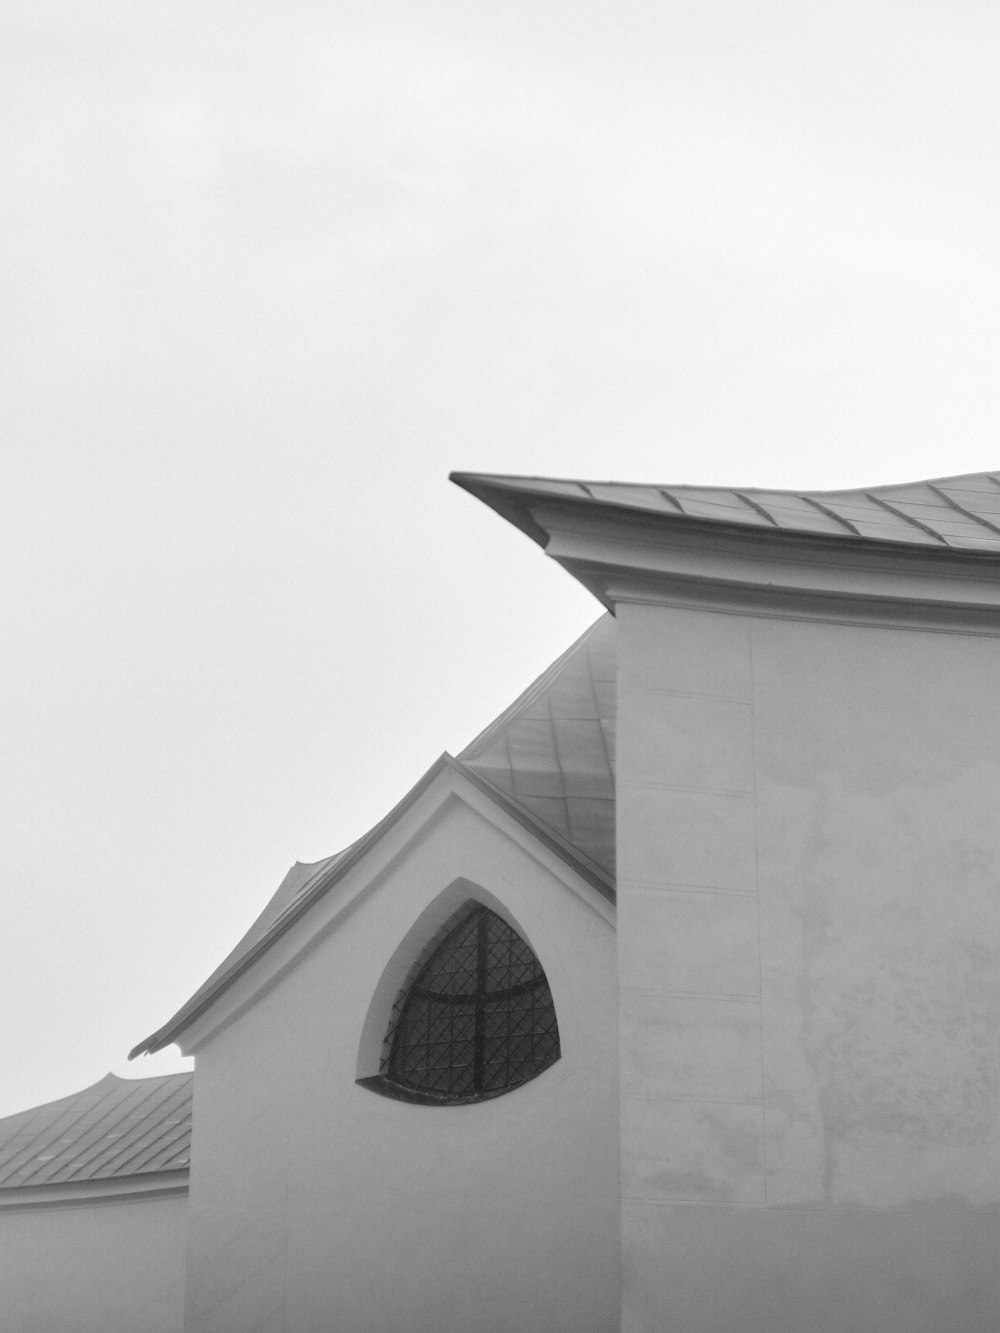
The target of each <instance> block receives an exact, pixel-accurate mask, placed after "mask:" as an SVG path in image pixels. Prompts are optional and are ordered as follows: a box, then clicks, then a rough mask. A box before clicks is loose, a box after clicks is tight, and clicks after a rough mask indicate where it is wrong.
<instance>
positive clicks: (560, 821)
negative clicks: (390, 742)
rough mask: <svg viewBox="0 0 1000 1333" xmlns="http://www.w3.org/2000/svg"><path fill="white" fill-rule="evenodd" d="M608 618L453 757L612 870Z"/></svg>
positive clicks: (612, 686)
mask: <svg viewBox="0 0 1000 1333" xmlns="http://www.w3.org/2000/svg"><path fill="white" fill-rule="evenodd" d="M615 677H616V663H615V622H614V620H613V618H612V617H611V616H610V615H606V616H602V617H601V619H600V620H598V621H597V622H596V624H594V625H592V626H591V627H590V629H589V630H587V632H586V633H585V634H583V635H582V636H581V637H580V638H579V639H578V640H577V641H576V643H574V644H573V645H572V647H570V648H569V649H568V650H567V651H566V652H565V653H563V655H562V656H561V657H560V658H558V659H557V661H555V662H553V664H552V666H550V667H549V668H548V670H547V671H545V672H544V673H543V674H542V675H541V676H539V678H538V679H537V680H536V681H535V682H534V684H532V685H530V686H529V687H528V689H527V690H525V692H524V693H523V694H522V695H520V697H519V698H518V699H516V700H515V701H514V703H513V704H511V706H510V707H509V708H508V709H507V710H506V711H505V712H503V713H501V715H500V716H499V717H498V718H497V719H496V721H495V722H493V723H491V724H490V726H488V727H487V728H486V730H485V731H483V732H481V733H480V735H479V736H477V737H476V739H475V740H474V741H472V743H471V744H470V745H468V746H466V748H465V749H464V750H462V752H461V753H460V754H459V756H458V758H459V761H460V762H461V763H463V764H465V766H466V767H467V768H471V769H472V771H473V772H474V773H478V774H479V775H480V776H481V777H484V778H486V780H487V781H488V782H490V783H492V784H493V786H495V787H498V788H499V789H500V790H501V791H502V792H504V793H505V794H506V795H508V796H510V797H512V798H513V800H514V801H516V802H517V803H518V804H519V805H521V806H524V807H525V809H527V810H529V811H530V812H531V813H532V814H533V815H535V816H536V817H537V818H538V819H540V820H541V821H542V822H543V823H544V824H547V825H548V826H549V827H550V828H553V829H555V830H556V832H557V833H560V834H562V836H563V837H564V838H566V839H567V840H568V841H569V842H571V843H572V844H573V846H574V847H577V848H578V849H579V850H580V851H582V852H585V853H586V854H587V855H588V856H589V857H591V858H592V859H593V860H594V861H596V862H597V864H598V865H600V866H601V867H603V869H604V870H606V871H607V872H608V873H609V874H610V875H611V876H614V873H615V773H614V755H615V714H616V701H615V690H616V682H615Z"/></svg>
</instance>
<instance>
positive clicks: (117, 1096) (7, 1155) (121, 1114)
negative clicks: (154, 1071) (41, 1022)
mask: <svg viewBox="0 0 1000 1333" xmlns="http://www.w3.org/2000/svg"><path fill="white" fill-rule="evenodd" d="M192 1089H193V1075H192V1074H164V1075H161V1076H159V1077H157V1078H137V1079H126V1078H118V1077H117V1075H115V1074H107V1075H106V1076H105V1077H104V1078H102V1079H101V1080H100V1082H99V1083H95V1084H93V1086H92V1087H89V1088H84V1089H83V1091H82V1092H77V1093H74V1094H73V1095H72V1096H70V1097H62V1098H60V1100H59V1101H55V1102H47V1103H46V1104H45V1105H44V1106H33V1107H31V1108H30V1109H29V1110H27V1111H19V1112H18V1113H17V1114H16V1115H10V1116H6V1117H5V1118H4V1119H2V1120H0V1189H14V1188H17V1187H22V1186H25V1185H29V1186H30V1185H64V1184H72V1183H75V1182H82V1181H92V1180H115V1179H121V1178H123V1177H128V1176H138V1175H147V1174H150V1173H152V1172H161V1171H187V1169H188V1164H189V1161H190V1156H191V1096H192Z"/></svg>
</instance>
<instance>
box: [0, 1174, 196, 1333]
mask: <svg viewBox="0 0 1000 1333" xmlns="http://www.w3.org/2000/svg"><path fill="white" fill-rule="evenodd" d="M49 1193H50V1195H51V1196H52V1197H49V1198H46V1199H38V1200H36V1201H34V1202H31V1203H27V1202H21V1203H19V1204H14V1205H5V1206H0V1328H2V1329H4V1330H5V1333H8V1331H9V1333H182V1330H183V1327H184V1264H185V1250H186V1242H187V1199H186V1196H185V1191H184V1190H183V1189H181V1190H176V1189H173V1190H170V1191H169V1192H167V1191H164V1192H162V1193H160V1194H156V1193H152V1192H150V1191H149V1190H143V1191H136V1192H127V1191H108V1190H107V1189H104V1190H102V1189H95V1190H93V1191H90V1192H89V1196H88V1193H87V1192H81V1191H79V1190H77V1191H69V1190H62V1191H50V1192H49ZM60 1194H61V1196H62V1197H59V1196H60ZM67 1195H69V1196H71V1197H67Z"/></svg>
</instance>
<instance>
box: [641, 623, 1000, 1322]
mask: <svg viewBox="0 0 1000 1333" xmlns="http://www.w3.org/2000/svg"><path fill="white" fill-rule="evenodd" d="M618 623H619V636H620V637H619V643H620V649H619V652H620V656H619V671H620V677H619V700H620V716H619V747H618V783H619V787H618V810H619V904H618V911H619V920H618V924H619V968H620V977H621V988H622V1040H621V1078H622V1191H623V1265H624V1267H623V1283H624V1297H623V1300H624V1312H625V1313H624V1323H623V1328H624V1329H625V1330H626V1333H639V1331H640V1330H641V1331H642V1333H654V1331H655V1333H659V1330H663V1329H675V1328H676V1329H677V1330H683V1333H735V1331H736V1330H739V1333H805V1331H806V1330H809V1333H843V1330H845V1329H850V1330H851V1331H852V1333H932V1331H933V1333H951V1331H952V1330H959V1329H960V1330H962V1333H980V1330H981V1331H982V1333H986V1330H995V1329H996V1328H997V1326H998V1323H1000V1265H998V1264H997V1255H998V1245H1000V1068H998V1056H997V1032H998V1031H1000V860H998V839H1000V745H998V737H1000V689H998V682H1000V643H998V641H997V639H996V638H993V637H989V636H986V635H979V634H974V633H941V632H932V631H929V630H915V629H902V628H898V629H897V628H887V627H880V626H877V625H875V624H867V625H865V624H833V623H822V622H820V621H817V620H809V619H806V618H801V619H793V618H787V619H784V618H765V617H760V618H756V617H750V616H740V615H735V614H723V613H711V612H707V611H697V610H690V609H679V608H672V607H668V606H654V605H645V606H644V605H622V606H621V607H619V612H618Z"/></svg>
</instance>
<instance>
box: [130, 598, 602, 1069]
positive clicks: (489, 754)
mask: <svg viewBox="0 0 1000 1333" xmlns="http://www.w3.org/2000/svg"><path fill="white" fill-rule="evenodd" d="M614 728H615V623H614V620H613V619H612V617H611V616H609V615H605V616H602V617H601V619H600V620H599V621H597V622H596V624H594V625H592V626H591V627H590V629H589V630H587V631H586V633H584V634H583V635H582V636H581V637H580V638H579V639H578V640H577V641H576V642H575V643H574V644H573V645H572V646H571V647H570V648H569V649H568V650H567V651H566V652H565V653H563V655H562V656H561V657H560V658H558V659H557V661H555V662H554V663H553V664H552V666H550V667H549V668H548V669H547V670H546V671H544V672H543V673H542V675H541V676H539V677H538V679H537V680H536V681H535V682H534V683H533V684H532V685H530V686H529V687H528V689H527V690H525V691H524V693H523V694H521V695H519V696H518V698H517V699H516V700H515V701H514V703H513V704H511V706H510V707H509V708H507V709H505V711H504V712H503V713H501V715H500V716H499V717H498V718H497V719H496V721H494V722H492V723H491V724H490V726H488V727H487V728H486V730H485V731H483V732H481V733H480V734H479V736H477V737H476V739H475V740H474V741H472V743H471V744H470V745H468V746H466V748H465V749H464V750H463V751H462V752H461V754H460V755H459V756H458V758H457V759H451V758H450V757H449V756H447V755H445V756H442V759H441V760H439V761H438V764H436V765H435V766H434V767H433V768H432V769H431V770H430V771H429V772H428V773H427V774H425V775H424V777H423V778H421V780H420V782H418V783H417V784H416V786H415V787H414V788H413V789H412V790H411V791H410V792H409V793H408V795H407V796H406V797H404V798H403V801H402V802H400V804H399V805H398V806H397V807H396V808H395V809H394V810H392V811H390V813H389V814H388V815H387V816H386V818H385V819H384V820H382V821H381V822H380V823H379V824H377V825H376V826H375V828H374V829H371V830H369V832H368V833H366V834H365V835H364V837H362V838H359V839H358V841H357V842H355V843H352V844H351V845H350V846H349V847H345V848H344V849H343V851H340V852H337V853H336V854H335V855H333V856H330V857H328V858H327V859H326V860H324V861H317V862H315V863H314V864H311V865H303V864H302V863H301V862H297V863H296V864H295V865H294V866H292V868H291V870H289V872H288V874H287V875H286V876H285V878H284V879H283V880H282V882H281V884H280V885H279V886H278V889H277V890H276V892H275V894H274V896H273V897H272V898H271V900H270V902H269V903H268V904H267V906H266V907H265V908H264V910H263V912H261V914H260V916H259V917H258V918H257V920H256V921H255V922H254V923H253V925H252V926H251V927H250V929H249V930H248V931H247V933H246V934H245V935H244V936H243V938H242V939H241V940H240V941H239V942H238V943H237V944H236V946H235V948H233V949H232V950H231V952H230V953H229V954H228V955H227V956H226V957H225V958H224V959H223V961H222V962H221V963H220V964H219V966H218V967H217V968H216V969H215V971H214V972H213V973H212V974H211V976H209V977H208V978H207V979H206V980H205V981H204V982H203V983H202V984H201V985H200V986H199V987H198V989H197V990H196V991H195V993H194V995H192V996H191V997H190V999H188V1000H187V1001H186V1002H185V1003H184V1004H183V1005H182V1006H181V1008H180V1009H179V1010H178V1011H177V1013H176V1014H174V1016H173V1017H172V1018H171V1019H170V1020H169V1021H168V1022H167V1023H165V1024H164V1026H163V1027H161V1028H159V1029H158V1030H157V1031H156V1032H154V1033H152V1034H151V1035H150V1036H149V1037H147V1038H146V1039H145V1040H144V1041H142V1042H140V1043H139V1044H138V1045H137V1046H136V1047H134V1048H133V1050H132V1051H131V1052H130V1055H129V1058H130V1059H131V1058H133V1057H134V1056H136V1055H139V1054H141V1053H142V1052H144V1051H157V1050H160V1049H162V1048H163V1047H164V1046H168V1045H169V1044H170V1043H171V1042H172V1041H175V1040H176V1038H177V1037H178V1036H179V1035H180V1033H181V1032H182V1031H183V1030H184V1029H185V1028H186V1027H187V1026H189V1024H190V1023H191V1022H192V1021H193V1020H194V1019H195V1018H196V1017H197V1016H198V1015H199V1014H201V1013H203V1012H204V1011H205V1010H206V1009H207V1008H209V1007H210V1006H211V1004H212V1003H214V1001H215V999H216V997H217V996H218V995H219V994H221V993H222V991H223V990H224V989H225V988H226V987H227V986H228V985H229V983H230V982H231V981H232V980H233V979H234V978H235V977H236V976H238V975H239V973H240V972H242V971H243V970H245V968H247V967H248V966H250V965H251V964H252V962H253V961H254V960H255V958H257V957H259V956H260V955H261V954H262V953H264V952H266V950H267V949H268V948H269V947H270V945H271V943H272V942H273V941H274V940H275V939H276V938H277V937H278V935H279V934H280V933H281V932H282V930H284V929H286V928H287V927H288V926H289V925H290V924H291V923H292V921H294V920H296V919H297V918H298V916H300V915H301V914H302V913H303V912H305V911H308V909H309V907H310V906H311V904H312V903H313V902H315V901H316V900H317V899H318V898H319V897H321V896H322V895H323V894H324V893H325V892H326V891H327V889H329V888H331V887H332V886H333V885H334V884H335V883H336V882H337V880H338V878H339V876H340V874H341V873H342V872H343V871H344V870H346V869H347V868H348V867H349V866H350V865H353V864H354V862H355V861H356V860H357V858H358V856H359V855H363V854H364V852H365V851H366V850H367V849H368V847H370V846H371V845H372V844H373V843H374V842H375V841H377V840H378V838H379V837H381V835H382V833H383V832H384V831H385V829H386V828H388V827H389V826H391V824H392V823H393V821H394V819H395V817H396V816H397V815H398V814H399V813H401V811H402V810H403V809H405V808H406V807H407V805H408V803H409V802H410V801H411V800H412V799H414V798H415V797H416V796H417V795H418V794H419V792H420V791H421V790H422V789H423V786H424V785H425V784H426V783H427V782H428V781H429V780H430V779H431V778H432V777H433V776H434V774H435V773H436V772H437V771H438V769H439V766H440V765H441V764H442V763H445V764H447V765H450V766H452V767H453V768H455V769H457V770H459V771H460V772H462V773H464V774H465V775H466V776H467V777H468V778H469V779H470V780H471V781H473V782H475V783H476V784H477V785H479V786H480V788H481V789H482V790H484V791H486V792H488V793H489V794H490V795H491V796H492V797H493V799H495V800H496V801H498V802H499V803H500V804H502V805H506V807H507V809H508V810H510V811H511V813H512V814H514V815H515V817H517V818H521V819H523V820H524V822H526V823H527V824H528V825H529V827H531V828H532V829H533V830H534V831H535V832H536V833H537V834H539V835H540V836H542V837H544V838H550V839H551V841H552V843H553V845H554V846H555V847H556V848H557V850H558V851H559V852H560V854H561V855H563V856H564V857H566V858H567V859H570V860H572V861H573V862H574V864H576V865H577V868H578V869H579V870H580V871H581V872H582V873H583V874H584V875H585V876H586V877H588V878H590V879H591V881H592V882H593V883H594V884H595V887H598V888H599V890H600V891H601V892H603V893H605V894H606V895H607V896H608V897H611V896H613V885H614V869H615V804H614Z"/></svg>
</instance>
